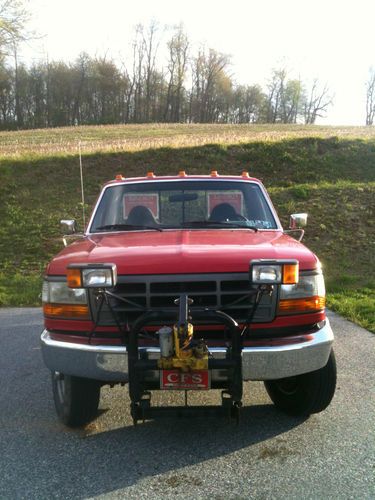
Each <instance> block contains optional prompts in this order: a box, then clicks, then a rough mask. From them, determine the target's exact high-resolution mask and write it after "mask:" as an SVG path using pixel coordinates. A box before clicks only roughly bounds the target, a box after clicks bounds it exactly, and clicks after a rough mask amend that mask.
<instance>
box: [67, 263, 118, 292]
mask: <svg viewBox="0 0 375 500" xmlns="http://www.w3.org/2000/svg"><path fill="white" fill-rule="evenodd" d="M67 281H68V286H69V287H71V288H113V287H114V286H115V285H116V282H117V268H116V265H115V264H70V265H69V266H68V269H67Z"/></svg>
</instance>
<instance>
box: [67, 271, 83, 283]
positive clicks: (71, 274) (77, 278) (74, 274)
mask: <svg viewBox="0 0 375 500" xmlns="http://www.w3.org/2000/svg"><path fill="white" fill-rule="evenodd" d="M66 281H67V283H68V287H69V288H82V275H81V270H80V269H77V268H69V267H68V269H67V272H66Z"/></svg>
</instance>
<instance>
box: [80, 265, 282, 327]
mask: <svg viewBox="0 0 375 500" xmlns="http://www.w3.org/2000/svg"><path fill="white" fill-rule="evenodd" d="M255 290H256V287H252V286H251V285H250V283H249V275H248V274H247V273H238V274H231V273H228V274H199V275H192V274H183V275H174V274H173V275H152V276H139V275H138V276H119V277H118V283H117V285H116V288H115V289H114V290H113V291H114V293H115V294H117V295H120V296H121V297H122V298H123V299H125V301H126V302H123V301H120V300H117V299H111V305H112V307H113V309H114V310H115V311H116V314H117V315H118V317H119V318H121V322H128V323H129V324H130V325H131V324H132V323H133V322H134V321H135V320H136V319H137V318H138V317H139V316H140V315H141V314H143V312H145V310H148V311H149V310H153V311H176V313H177V312H178V308H177V306H176V305H175V304H174V300H175V299H176V298H178V297H179V295H180V294H182V293H186V294H188V296H189V297H190V298H192V299H193V300H194V303H193V305H192V306H191V309H192V311H194V309H202V308H208V309H213V310H221V311H223V312H225V313H227V314H229V315H230V316H232V317H233V318H234V319H235V320H236V321H237V322H239V323H242V322H244V321H245V320H246V319H247V317H248V315H249V311H250V309H251V307H252V304H253V303H254V299H255V294H254V291H255ZM276 304H277V289H276V290H275V291H274V293H273V294H272V296H271V297H270V296H268V295H267V296H263V297H262V300H261V302H260V305H259V306H258V309H257V312H256V315H255V318H254V320H253V321H254V322H258V323H259V322H269V321H272V320H273V318H274V317H275V311H276ZM90 307H91V311H92V313H93V316H94V317H96V312H97V307H98V301H97V300H96V299H95V292H94V291H91V292H90ZM99 324H100V325H114V324H115V322H114V320H113V318H112V315H111V313H110V311H109V310H108V308H107V307H106V306H105V305H104V306H103V308H102V312H101V314H100V321H99Z"/></svg>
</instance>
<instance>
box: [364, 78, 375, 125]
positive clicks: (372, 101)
mask: <svg viewBox="0 0 375 500" xmlns="http://www.w3.org/2000/svg"><path fill="white" fill-rule="evenodd" d="M374 116H375V69H374V68H371V69H370V76H369V79H368V80H367V83H366V125H373V123H374Z"/></svg>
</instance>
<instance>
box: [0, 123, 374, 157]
mask: <svg viewBox="0 0 375 500" xmlns="http://www.w3.org/2000/svg"><path fill="white" fill-rule="evenodd" d="M302 137H319V138H322V139H324V138H329V137H337V138H342V139H351V138H355V139H363V140H367V139H375V128H373V127H324V126H302V125H211V124H193V125H187V124H147V125H105V126H104V125H100V126H82V127H64V128H53V129H37V130H23V131H16V132H14V131H13V132H0V159H1V158H2V159H14V160H17V159H26V158H27V157H28V158H30V159H36V158H40V157H44V158H45V157H48V156H66V155H68V156H69V155H75V154H77V150H78V143H79V142H81V144H82V153H83V154H92V153H106V152H112V153H117V152H121V151H142V150H146V149H159V148H166V147H168V148H182V147H196V146H203V145H205V144H224V145H227V144H232V145H233V144H241V143H251V142H257V141H261V142H276V141H283V140H287V139H298V138H302Z"/></svg>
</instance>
